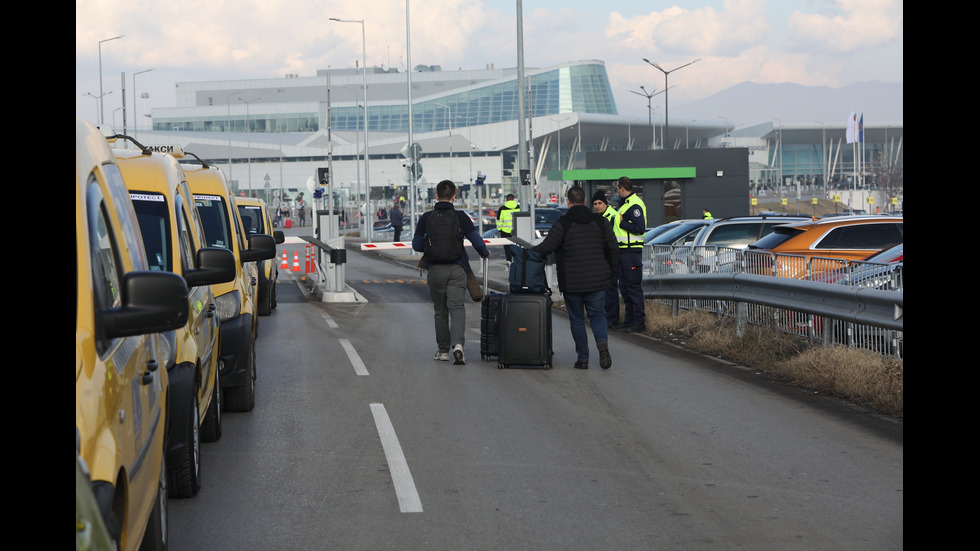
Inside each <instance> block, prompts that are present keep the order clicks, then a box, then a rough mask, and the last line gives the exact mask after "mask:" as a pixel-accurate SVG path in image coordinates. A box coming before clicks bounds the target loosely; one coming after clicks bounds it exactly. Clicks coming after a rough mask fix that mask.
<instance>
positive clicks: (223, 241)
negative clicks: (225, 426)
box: [183, 156, 276, 411]
mask: <svg viewBox="0 0 980 551" xmlns="http://www.w3.org/2000/svg"><path fill="white" fill-rule="evenodd" d="M185 158H186V156H185ZM198 160H199V161H200V159H198ZM200 163H201V164H184V165H183V167H184V174H185V175H186V177H187V184H188V186H189V187H190V190H191V193H193V194H194V202H195V203H196V204H197V211H198V213H199V214H200V217H201V222H202V224H203V225H204V238H205V243H206V245H207V246H209V247H221V248H225V249H228V250H230V251H231V252H232V253H233V254H234V255H235V259H236V262H235V270H236V274H235V279H233V280H232V281H230V282H228V283H221V284H218V285H214V286H212V290H213V291H214V296H215V302H216V304H217V307H218V309H217V312H218V318H219V319H220V320H221V345H220V352H219V359H218V362H219V363H218V366H219V367H218V371H219V378H220V380H221V389H222V393H223V396H222V401H223V404H224V407H225V409H226V410H227V411H252V409H253V408H254V407H255V371H256V370H255V339H256V337H257V336H258V323H259V318H258V316H257V315H256V306H257V305H256V294H257V291H258V270H257V268H256V266H255V263H256V262H258V261H261V260H267V259H270V258H274V257H275V256H276V242H275V239H273V238H272V237H271V236H268V235H252V236H247V235H246V234H245V229H244V227H243V226H242V220H241V216H240V215H239V214H238V209H237V208H235V204H234V202H233V200H232V196H231V189H230V188H229V187H228V183H227V181H226V180H225V176H224V174H222V172H221V171H220V170H219V169H218V168H217V167H214V166H211V165H209V164H207V163H205V162H203V161H200Z"/></svg>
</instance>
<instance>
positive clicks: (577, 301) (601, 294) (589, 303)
mask: <svg viewBox="0 0 980 551" xmlns="http://www.w3.org/2000/svg"><path fill="white" fill-rule="evenodd" d="M562 297H563V298H564V299H565V308H566V309H567V310H568V324H569V326H571V329H572V339H573V340H574V341H575V355H576V361H579V362H587V361H589V334H588V333H587V332H586V331H585V314H586V313H588V315H589V325H590V326H591V327H592V337H593V338H595V341H596V342H599V341H608V340H609V336H608V333H607V328H606V311H605V310H606V290H605V289H599V290H598V291H593V292H591V293H562Z"/></svg>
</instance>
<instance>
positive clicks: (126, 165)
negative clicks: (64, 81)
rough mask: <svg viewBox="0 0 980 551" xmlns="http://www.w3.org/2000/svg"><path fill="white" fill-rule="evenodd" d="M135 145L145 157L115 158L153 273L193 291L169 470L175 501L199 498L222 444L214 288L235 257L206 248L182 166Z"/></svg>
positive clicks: (136, 153)
mask: <svg viewBox="0 0 980 551" xmlns="http://www.w3.org/2000/svg"><path fill="white" fill-rule="evenodd" d="M127 139H129V140H130V141H132V142H133V144H135V145H136V146H137V147H140V148H141V149H137V150H130V149H115V150H113V152H114V153H115V156H116V161H117V163H118V164H119V169H120V171H121V172H122V175H123V179H124V180H125V181H126V187H127V188H128V189H129V197H130V199H131V200H132V203H133V209H134V210H135V211H136V218H137V220H138V221H139V227H140V235H141V236H142V240H143V246H144V248H145V249H146V254H147V257H148V259H149V264H150V269H151V270H158V271H162V272H173V273H175V274H177V275H180V276H181V277H183V278H184V281H186V282H187V286H188V287H189V289H190V291H189V296H188V303H187V308H188V310H189V312H190V314H189V317H188V320H187V323H186V324H185V325H184V326H183V327H181V328H179V329H177V330H176V331H175V332H174V333H173V334H172V335H173V339H172V343H171V348H172V349H173V353H174V364H173V366H171V367H169V369H168V371H169V393H168V395H169V403H168V407H169V409H170V414H169V415H168V416H167V425H168V429H167V468H168V471H169V476H170V486H169V493H170V495H171V497H191V496H194V495H196V494H197V493H198V492H199V491H200V489H201V462H200V454H201V451H200V444H201V441H202V440H203V441H205V442H214V441H216V440H218V439H219V438H221V392H220V390H219V389H220V386H219V383H218V334H219V331H218V319H217V317H215V315H214V309H215V306H214V295H213V293H212V290H211V285H213V284H218V283H224V282H227V281H231V280H232V279H233V278H234V277H235V257H234V256H233V255H232V254H231V252H230V251H228V250H227V249H223V248H217V247H205V246H204V228H203V227H202V225H201V219H200V217H199V216H198V212H197V207H196V206H195V204H194V198H193V197H192V196H191V192H190V189H188V187H187V180H186V179H185V177H184V171H183V170H182V169H181V167H180V164H178V163H177V160H176V159H175V158H174V157H173V156H171V155H165V154H161V153H153V152H150V151H148V150H146V149H144V148H142V146H140V145H139V144H138V143H137V142H135V141H134V140H132V138H127Z"/></svg>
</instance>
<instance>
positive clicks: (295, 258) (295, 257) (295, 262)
mask: <svg viewBox="0 0 980 551" xmlns="http://www.w3.org/2000/svg"><path fill="white" fill-rule="evenodd" d="M293 271H294V272H301V271H302V270H300V268H299V251H296V252H295V254H293Z"/></svg>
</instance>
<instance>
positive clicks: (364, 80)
mask: <svg viewBox="0 0 980 551" xmlns="http://www.w3.org/2000/svg"><path fill="white" fill-rule="evenodd" d="M330 21H336V22H338V23H360V25H361V79H362V85H363V86H364V183H365V184H366V186H367V206H368V208H366V209H364V210H365V213H366V214H367V216H366V218H367V222H368V224H367V234H368V235H367V237H368V243H370V242H371V234H372V233H373V232H372V227H371V224H370V222H371V208H370V207H371V200H370V198H371V171H370V164H369V163H370V161H369V160H368V159H369V158H370V157H371V156H370V155H369V154H368V143H369V142H368V121H369V120H370V119H369V118H368V99H367V39H366V36H365V32H364V20H363V19H338V18H336V17H331V18H330Z"/></svg>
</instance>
